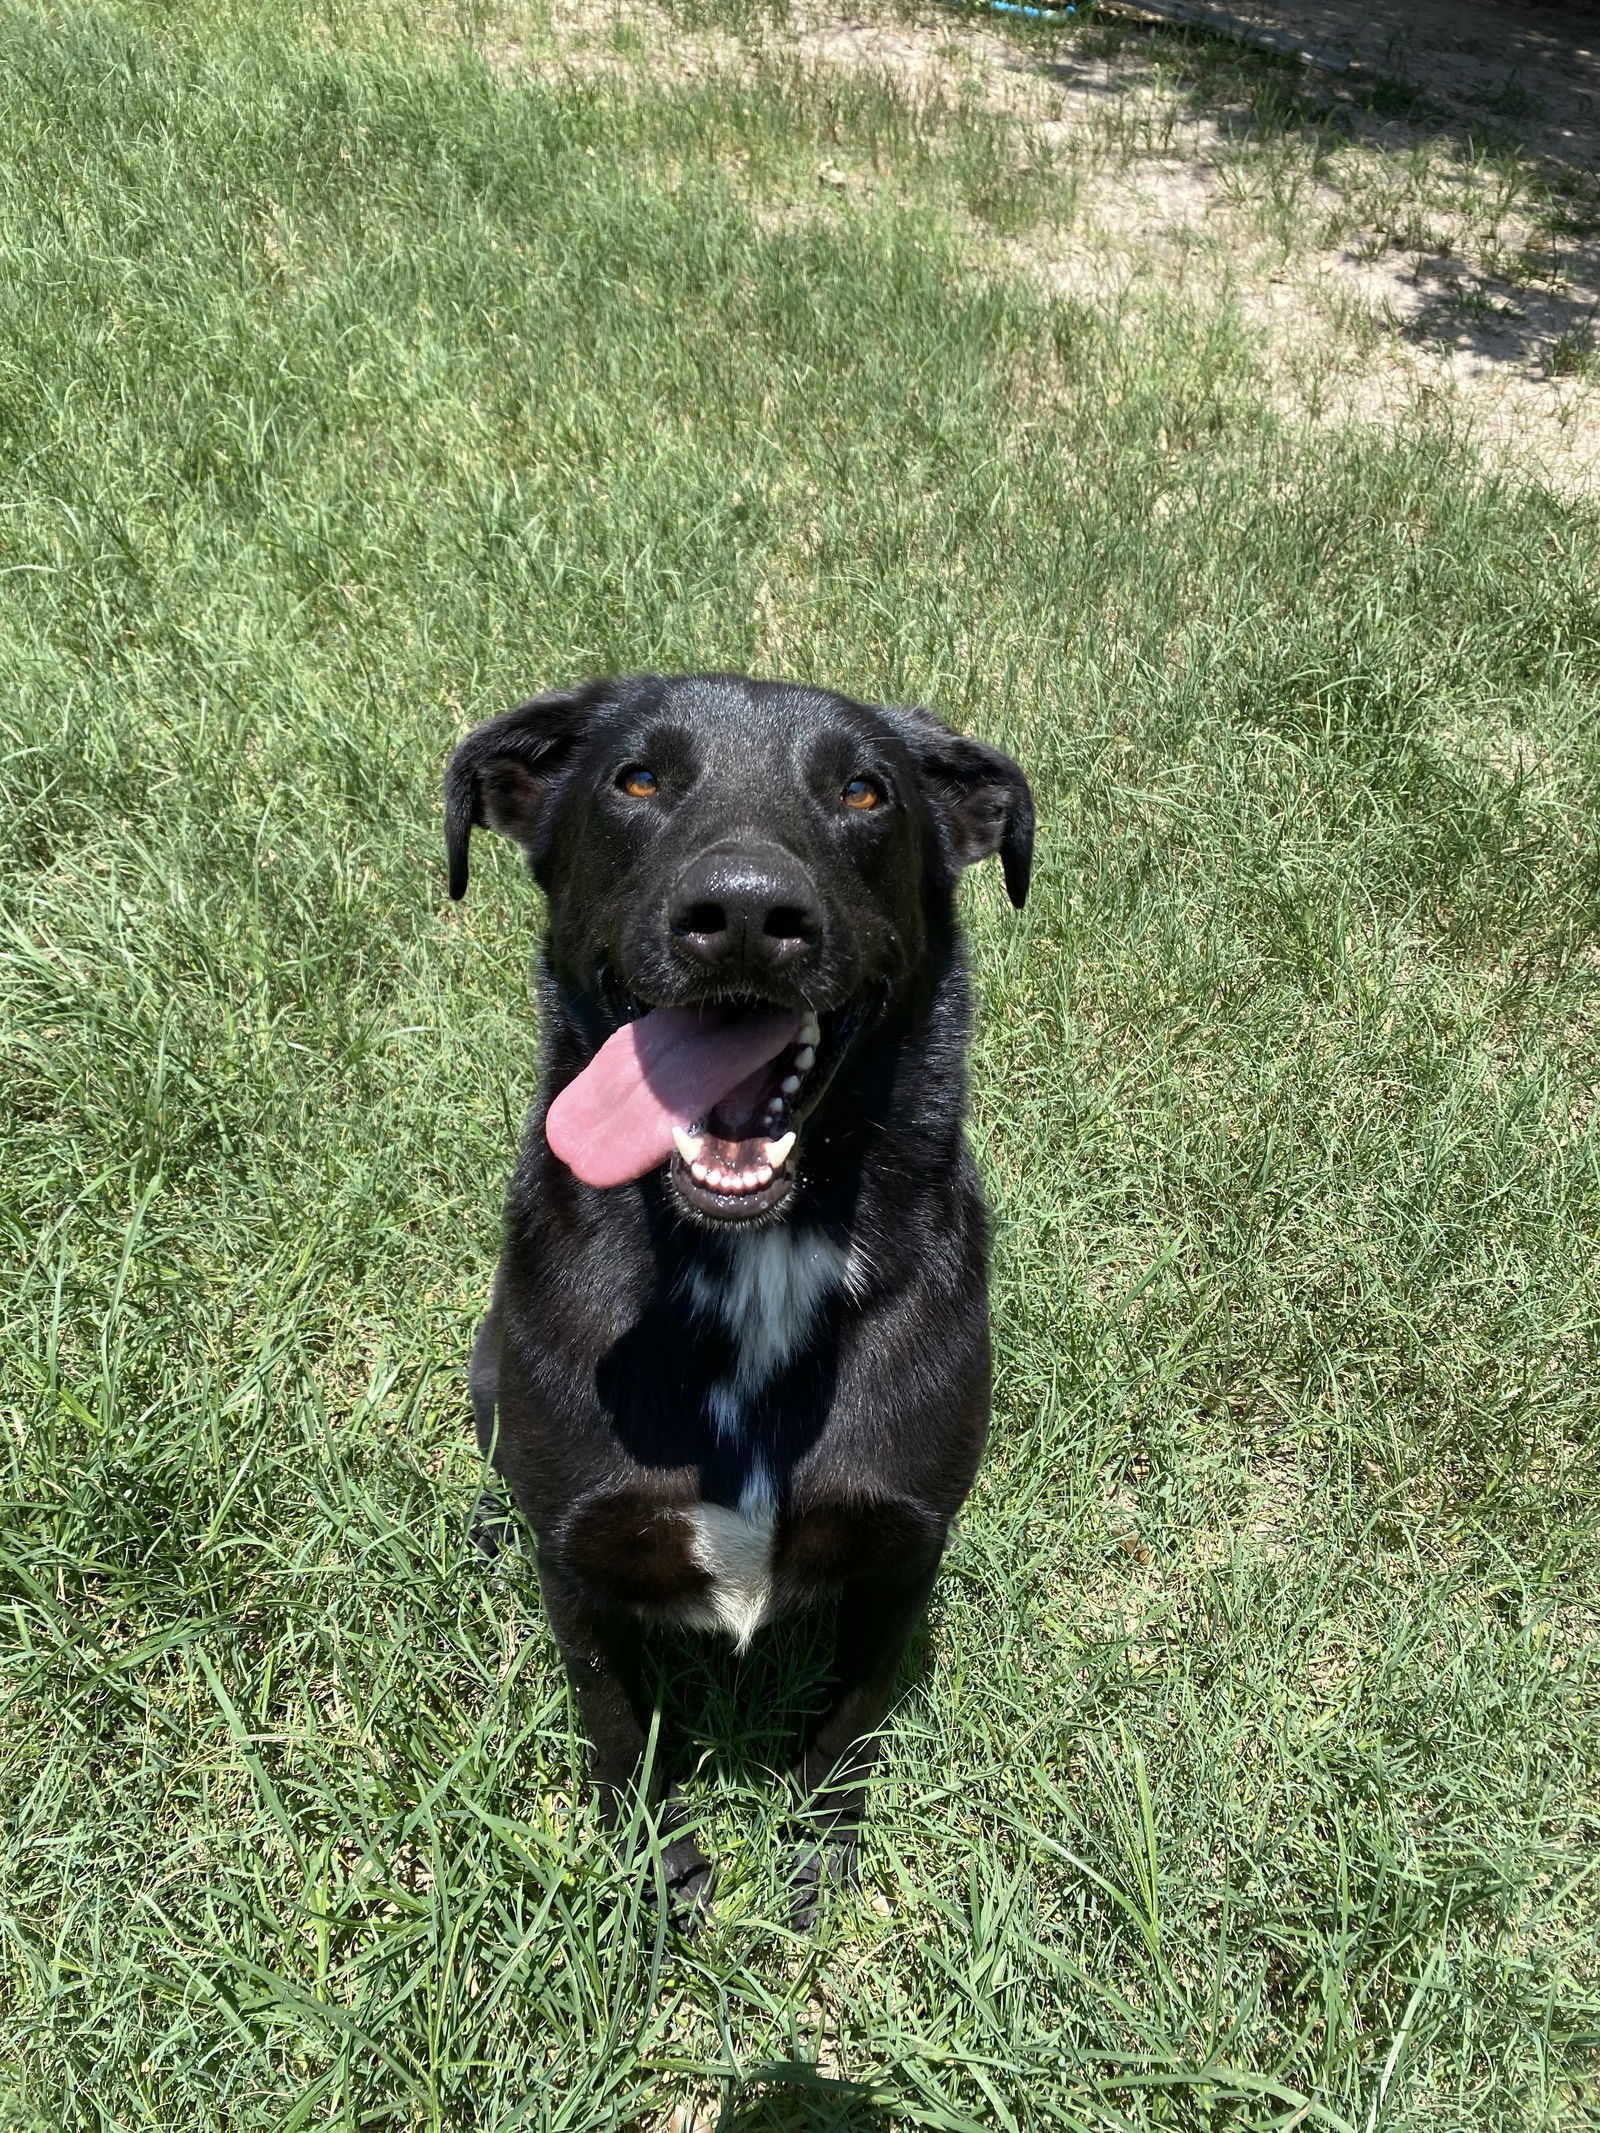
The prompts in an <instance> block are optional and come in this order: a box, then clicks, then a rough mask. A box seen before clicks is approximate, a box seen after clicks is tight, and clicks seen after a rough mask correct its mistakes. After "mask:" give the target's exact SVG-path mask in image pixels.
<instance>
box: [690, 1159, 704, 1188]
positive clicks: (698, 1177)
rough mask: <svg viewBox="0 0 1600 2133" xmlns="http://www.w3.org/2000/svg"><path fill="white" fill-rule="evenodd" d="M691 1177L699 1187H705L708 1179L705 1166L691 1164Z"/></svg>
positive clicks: (702, 1164)
mask: <svg viewBox="0 0 1600 2133" xmlns="http://www.w3.org/2000/svg"><path fill="white" fill-rule="evenodd" d="M689 1175H690V1177H692V1178H693V1179H694V1181H695V1183H696V1184H697V1185H703V1184H704V1183H705V1182H706V1178H707V1175H708V1173H707V1171H706V1166H705V1164H704V1163H691V1164H690V1165H689Z"/></svg>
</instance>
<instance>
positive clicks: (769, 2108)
mask: <svg viewBox="0 0 1600 2133" xmlns="http://www.w3.org/2000/svg"><path fill="white" fill-rule="evenodd" d="M889 2123H890V2116H889V2113H888V2111H887V2110H886V2109H885V2108H884V2107H883V2106H882V2105H881V2104H879V2103H878V2102H876V2101H875V2100H874V2098H873V2096H872V2093H871V2091H870V2090H868V2089H867V2088H865V2087H864V2086H863V2085H862V2084H861V2083H860V2082H857V2081H833V2080H830V2079H829V2078H828V2077H827V2076H826V2075H823V2074H819V2073H818V2072H817V2071H816V2069H815V2068H814V2067H810V2066H807V2065H805V2064H804V2063H803V2062H801V2061H799V2060H792V2061H785V2062H783V2063H781V2064H776V2065H773V2066H769V2067H763V2068H762V2069H760V2070H759V2072H757V2073H756V2074H754V2075H753V2076H751V2077H750V2078H749V2079H748V2080H746V2081H743V2082H741V2083H740V2085H739V2088H738V2090H737V2092H736V2093H735V2094H734V2095H733V2096H731V2097H729V2099H728V2101H727V2103H726V2104H725V2105H724V2106H723V2109H722V2112H721V2115H720V2116H719V2117H718V2119H717V2133H882V2129H884V2128H885V2127H887V2126H888V2125H889Z"/></svg>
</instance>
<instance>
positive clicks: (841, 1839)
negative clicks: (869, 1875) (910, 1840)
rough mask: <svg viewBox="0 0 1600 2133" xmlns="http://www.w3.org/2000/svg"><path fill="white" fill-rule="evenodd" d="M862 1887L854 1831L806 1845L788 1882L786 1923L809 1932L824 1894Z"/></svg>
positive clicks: (797, 1930) (859, 1861)
mask: <svg viewBox="0 0 1600 2133" xmlns="http://www.w3.org/2000/svg"><path fill="white" fill-rule="evenodd" d="M860 1886H861V1859H860V1854H859V1851H858V1849H857V1846H856V1836H855V1831H854V1830H841V1831H840V1832H839V1833H838V1834H837V1835H835V1836H831V1837H825V1838H824V1839H823V1841H822V1842H821V1843H820V1844H813V1845H809V1846H808V1847H807V1848H806V1849H805V1850H804V1851H803V1852H801V1854H800V1856H799V1857H798V1859H796V1861H795V1866H794V1872H793V1874H792V1875H791V1876H790V1879H789V1923H790V1924H791V1925H792V1926H793V1927H794V1929H795V1931H796V1932H797V1933H809V1932H810V1931H811V1929H812V1927H813V1926H814V1925H815V1924H816V1922H817V1915H818V1913H819V1912H820V1910H821V1908H822V1903H823V1897H824V1892H825V1891H826V1892H828V1893H830V1894H831V1893H832V1892H833V1891H835V1890H839V1889H856V1888H859V1887H860Z"/></svg>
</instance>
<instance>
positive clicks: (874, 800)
mask: <svg viewBox="0 0 1600 2133" xmlns="http://www.w3.org/2000/svg"><path fill="white" fill-rule="evenodd" d="M839 797H840V799H842V800H843V802H844V804H845V806H846V807H853V808H855V809H856V811H857V812H858V813H859V814H865V813H866V811H867V809H868V808H869V807H882V805H883V787H882V786H881V785H879V784H876V783H875V782H874V781H873V780H872V779H871V778H852V779H851V780H850V782H849V784H848V785H847V786H846V787H845V789H844V791H843V792H842V793H841V794H840V795H839Z"/></svg>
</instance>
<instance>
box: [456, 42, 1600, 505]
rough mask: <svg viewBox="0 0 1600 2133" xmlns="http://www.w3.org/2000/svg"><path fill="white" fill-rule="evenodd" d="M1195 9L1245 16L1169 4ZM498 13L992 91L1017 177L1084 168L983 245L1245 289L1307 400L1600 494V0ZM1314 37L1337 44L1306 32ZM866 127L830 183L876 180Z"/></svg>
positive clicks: (1289, 397)
mask: <svg viewBox="0 0 1600 2133" xmlns="http://www.w3.org/2000/svg"><path fill="white" fill-rule="evenodd" d="M1185 13H1187V14H1188V15H1191V16H1193V15H1201V16H1204V17H1205V18H1206V19H1207V20H1208V21H1210V22H1212V23H1214V24H1217V25H1221V26H1227V27H1230V28H1231V29H1232V30H1233V31H1234V32H1235V33H1237V34H1236V35H1235V37H1234V38H1232V39H1231V40H1226V39H1225V40H1222V41H1218V40H1216V39H1212V38H1206V37H1201V36H1199V35H1197V34H1196V33H1194V32H1192V31H1184V30H1181V29H1174V28H1173V27H1172V26H1171V22H1170V20H1167V19H1158V18H1171V17H1173V16H1175V15H1182V14H1185ZM1262 35H1270V36H1271V37H1272V38H1273V40H1274V44H1273V48H1272V49H1271V50H1269V51H1267V52H1265V53H1263V52H1262V51H1261V50H1260V49H1259V48H1258V47H1257V46H1255V45H1254V44H1252V43H1251V42H1250V41H1249V40H1250V39H1252V38H1256V37H1259V36H1262ZM473 41H474V42H477V43H479V45H480V49H482V50H483V52H484V54H485V56H486V57H487V58H488V59H489V60H490V61H491V63H492V64H494V65H495V66H496V67H497V68H499V69H501V70H503V71H505V72H507V73H510V74H513V75H516V74H526V73H536V74H540V75H545V76H548V75H550V74H552V73H578V74H589V73H595V72H605V73H611V74H620V75H625V76H627V75H631V76H637V77H639V78H645V77H648V78H650V79H652V80H660V79H663V78H666V79H674V80H682V81H693V80H696V79H703V78H706V77H709V76H713V75H728V76H733V77H748V76H749V75H751V74H752V73H754V72H756V71H758V70H760V69H762V68H764V67H770V66H771V65H773V64H774V63H780V64H782V65H785V66H787V67H789V68H791V69H793V68H796V67H799V68H803V69H807V70H823V71H826V70H838V71H841V72H844V73H849V74H854V75H857V76H867V77H871V78H872V79H874V80H876V81H879V82H882V83H883V84H885V85H886V86H889V87H891V88H893V89H894V90H896V91H898V92H900V93H904V94H907V95H909V96H910V97H911V98H912V99H913V100H915V101H916V102H917V103H918V104H919V105H920V106H922V107H923V108H924V109H925V110H926V111H928V112H930V113H931V114H932V123H933V124H935V125H937V123H938V112H939V111H940V110H941V109H943V110H944V111H945V112H947V113H948V112H951V111H955V110H958V109H960V108H961V107H962V106H969V107H976V108H978V109H980V110H982V111H984V112H986V113H988V114H990V115H992V116H994V117H996V118H998V119H1000V120H1002V121H1003V122H1004V124H1005V125H1006V126H1007V127H1009V128H1010V129H1011V130H1012V141H1013V148H1014V178H1015V183H1016V185H1017V187H1018V191H1019V198H1020V196H1021V194H1022V192H1024V191H1025V190H1026V188H1027V186H1028V184H1029V181H1030V179H1032V178H1034V177H1036V176H1037V174H1038V173H1039V171H1040V170H1041V169H1044V168H1048V169H1049V171H1050V172H1051V173H1052V175H1053V176H1054V177H1055V178H1056V179H1057V180H1058V181H1059V182H1057V183H1055V184H1054V185H1053V186H1052V187H1050V188H1049V189H1048V190H1047V191H1045V192H1041V194H1040V201H1041V205H1040V208H1039V210H1038V212H1037V213H1036V214H1030V213H1028V212H1020V211H1019V213H1017V214H1016V215H1015V216H1013V217H1012V218H1011V219H1010V220H1009V221H1007V220H1006V219H1005V218H1003V217H1002V218H998V220H997V218H993V217H990V218H988V221H987V225H986V224H985V221H984V220H983V218H980V219H979V220H978V221H976V222H975V223H974V226H973V229H972V236H973V240H974V242H973V259H974V267H975V269H981V267H982V265H983V264H984V262H985V261H986V260H988V261H992V260H994V259H995V258H996V257H997V256H1005V257H1007V258H1008V259H1009V261H1010V263H1011V264H1012V265H1013V266H1015V267H1020V268H1022V269H1023V270H1025V271H1026V272H1028V273H1030V274H1032V275H1034V276H1035V277H1037V278H1038V279H1039V280H1040V281H1042V282H1043V283H1044V284H1045V286H1047V287H1048V288H1049V289H1051V290H1052V291H1053V292H1055V293H1058V294H1060V295H1063V296H1067V297H1070V298H1072V299H1073V300H1075V301H1077V302H1080V303H1083V304H1087V305H1090V306H1092V307H1094V308H1095V309H1097V310H1099V311H1101V312H1102V313H1105V314H1107V315H1110V316H1113V317H1117V318H1123V317H1131V316H1134V315H1137V314H1138V313H1140V312H1142V311H1147V310H1150V309H1152V308H1154V307H1156V306H1158V305H1160V304H1162V303H1165V302H1168V301H1170V299H1171V298H1172V297H1173V296H1174V295H1177V296H1179V297H1180V298H1182V299H1183V300H1184V301H1185V302H1186V303H1190V304H1193V305H1195V306H1197V307H1198V306H1204V305H1207V304H1210V305H1231V306H1232V307H1234V308H1235V309H1236V311H1237V312H1238V313H1239V314H1240V315H1242V317H1243V318H1244V319H1245V321H1246V322H1247V323H1248V326H1249V328H1250V330H1251V331H1252V332H1253V333H1254V335H1255V336H1256V337H1257V340H1258V342H1259V346H1260V349H1261V353H1262V358H1263V367H1264V371H1265V374H1266V375H1267V376H1268V377H1269V378H1270V379H1271V380H1272V381H1273V382H1272V385H1271V387H1270V389H1271V390H1272V392H1273V395H1274V398H1275V399H1276V401H1277V403H1278V405H1279V406H1280V407H1281V408H1282V410H1283V411H1284V412H1285V414H1286V415H1289V416H1291V417H1294V418H1296V419H1304V420H1308V421H1313V422H1330V421H1348V420H1357V421H1370V422H1374V423H1378V424H1381V425H1384V426H1387V427H1390V428H1393V429H1396V430H1414V429H1417V428H1419V427H1420V428H1423V429H1427V430H1444V431H1448V432H1450V433H1451V434H1453V435H1455V436H1458V437H1463V438H1467V439H1470V440H1471V441H1472V442H1473V443H1474V444H1475V445H1476V446H1477V447H1478V448H1479V449H1480V450H1481V451H1482V452H1483V454H1484V456H1485V458H1486V460H1487V461H1488V462H1489V463H1490V464H1491V465H1493V466H1495V467H1496V468H1498V469H1500V470H1502V471H1504V472H1506V473H1508V474H1512V475H1517V476H1524V477H1528V478H1533V479H1538V480H1542V481H1545V482H1547V483H1549V484H1551V485H1552V486H1553V487H1555V488H1557V489H1558V490H1560V491H1562V492H1563V493H1566V494H1570V495H1582V494H1588V495H1594V494H1600V183H1597V180H1596V178H1595V174H1594V162H1595V157H1596V153H1597V151H1600V14H1596V13H1593V12H1591V11H1589V10H1571V9H1555V8H1546V7H1540V6H1533V5H1517V4H1513V0H1503V4H1500V5H1490V4H1487V0H1396V4H1392V5H1390V6H1388V7H1385V8H1383V9H1378V10H1374V9H1371V8H1370V7H1367V6H1365V5H1363V4H1357V0H1303V4H1272V0H1249V4H1244V5H1238V6H1234V7H1232V8H1227V9H1224V8H1217V7H1188V6H1186V4H1185V0H1171V4H1166V0H1151V5H1150V6H1149V7H1144V6H1141V5H1138V4H1135V0H1127V4H1126V5H1123V4H1121V0H1117V4H1115V5H1111V6H1108V7H1107V8H1106V9H1105V10H1104V11H1103V12H1102V13H1100V14H1097V15H1096V16H1095V18H1094V20H1093V22H1092V23H1091V24H1090V25H1089V26H1088V27H1086V28H1084V29H1081V30H1073V31H1071V32H1067V33H1062V34H1060V35H1056V36H1050V37H1029V38H1025V39H1018V38H1014V37H1013V36H1011V35H1009V34H1008V33H1007V32H1006V31H1005V30H1004V29H1001V28H997V27H995V26H994V24H993V18H985V17H983V16H981V15H973V14H961V13H959V12H957V11H956V10H954V9H950V8H945V7H933V8H927V7H922V8H918V7H916V6H910V7H895V6H893V5H890V6H883V5H874V6H871V7H867V8H863V9H861V10H860V11H850V12H842V11H841V10H840V9H839V7H838V6H837V5H833V6H830V5H827V4H819V0H796V4H795V5H792V6H791V7H790V8H789V9H788V10H787V11H786V13H785V14H784V15H783V17H782V19H781V20H778V19H766V18H759V19H755V20H751V19H748V18H747V19H745V20H744V21H743V22H741V23H740V24H739V26H738V27H737V29H728V28H717V27H700V26H692V27H685V25H684V23H683V22H682V21H680V20H676V19H674V17H673V16H672V15H671V14H669V13H667V12H666V11H664V10H662V9H661V8H658V7H656V6H654V5H652V4H651V0H552V4H551V5H550V6H549V7H548V9H540V10H539V11H538V12H537V14H535V13H533V12H532V11H525V10H521V9H509V10H501V11H500V12H498V13H496V14H495V15H494V16H493V18H492V20H490V21H489V22H486V23H485V25H484V28H483V30H482V31H481V33H480V34H479V36H477V37H475V38H474V40H473ZM1299 50H1309V51H1315V52H1318V53H1320V54H1322V55H1323V56H1324V57H1325V58H1326V59H1327V60H1328V61H1329V62H1330V63H1329V64H1327V65H1316V64H1305V63H1303V62H1300V61H1298V60H1295V59H1293V58H1286V57H1284V56H1282V54H1283V53H1285V52H1293V51H1299ZM839 146H840V152H839V154H838V155H837V156H836V157H834V158H833V159H831V160H830V161H828V162H827V163H826V165H825V166H822V167H819V169H818V171H817V173H816V180H817V203H816V204H817V210H818V211H822V212H825V211H827V208H828V204H829V199H830V196H831V198H832V199H833V201H835V202H836V203H840V204H842V203H844V202H846V201H848V199H849V197H850V195H851V193H852V192H853V191H859V190H861V189H862V179H861V175H860V173H859V172H857V171H855V170H854V169H853V166H852V163H851V159H850V153H849V151H850V143H849V141H848V140H844V141H841V143H840V144H839ZM776 211H777V212H778V213H779V214H780V219H784V220H787V219H789V217H790V216H791V215H792V214H793V213H794V212H795V211H796V210H795V208H794V206H793V204H792V203H786V204H783V205H781V207H778V208H777V210H776Z"/></svg>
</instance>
